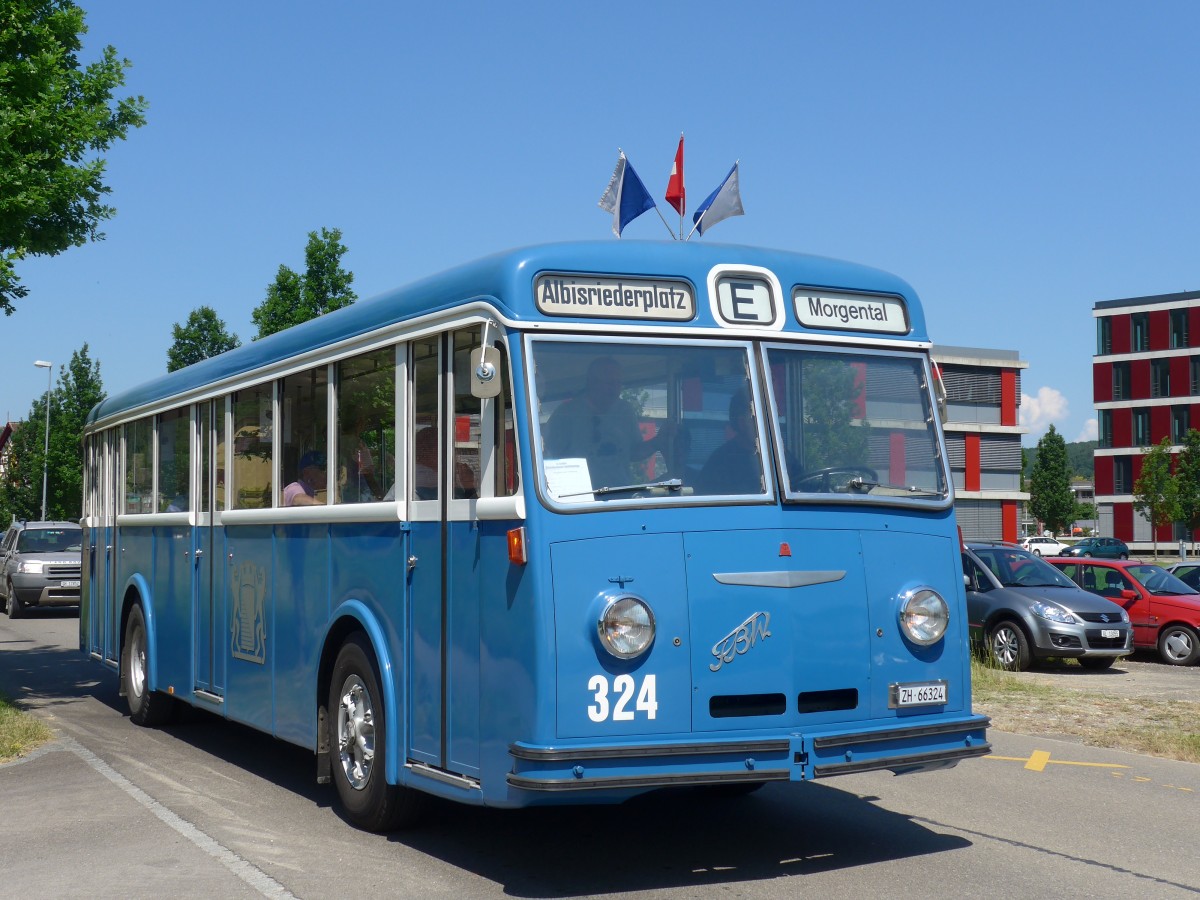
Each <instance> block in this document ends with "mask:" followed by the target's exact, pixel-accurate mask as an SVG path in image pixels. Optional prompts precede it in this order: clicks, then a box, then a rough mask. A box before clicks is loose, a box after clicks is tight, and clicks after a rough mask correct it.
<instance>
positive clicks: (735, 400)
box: [696, 388, 763, 494]
mask: <svg viewBox="0 0 1200 900" xmlns="http://www.w3.org/2000/svg"><path fill="white" fill-rule="evenodd" d="M729 430H730V432H731V435H730V437H729V440H727V441H726V442H725V443H724V444H722V445H721V446H720V447H718V448H717V449H716V450H714V451H713V453H712V456H710V457H709V458H708V462H706V463H705V464H704V468H703V469H701V470H700V478H699V480H698V482H697V485H696V489H697V491H698V492H699V493H702V494H761V493H762V491H763V483H762V459H761V457H760V456H759V452H758V435H757V429H756V427H755V424H754V413H753V411H752V410H751V407H750V394H749V391H748V390H747V389H745V388H740V389H739V390H737V391H735V392H734V394H733V396H732V397H730V398H729Z"/></svg>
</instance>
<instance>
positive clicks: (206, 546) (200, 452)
mask: <svg viewBox="0 0 1200 900" xmlns="http://www.w3.org/2000/svg"><path fill="white" fill-rule="evenodd" d="M196 438H197V443H198V445H199V446H198V447H197V448H196V449H197V452H196V453H194V454H193V457H192V458H193V459H194V460H195V462H194V464H193V465H194V470H193V479H192V482H193V485H194V492H195V502H194V504H193V507H192V508H193V509H195V510H196V526H195V527H194V528H193V529H192V559H193V565H194V570H195V573H194V578H193V594H192V598H193V601H192V610H193V615H194V634H195V642H196V646H195V672H196V677H195V681H196V684H195V688H196V691H197V692H198V693H200V694H202V695H203V694H211V695H213V696H214V697H221V696H222V695H223V694H224V685H225V678H224V671H223V670H224V660H225V655H224V654H223V653H218V652H217V649H218V648H219V647H220V634H219V630H220V629H219V628H218V625H219V623H220V622H222V621H223V616H222V615H221V609H222V606H221V603H222V599H223V597H224V590H223V588H224V579H223V578H221V577H220V574H221V573H222V572H223V571H224V567H223V566H222V560H221V559H220V556H221V545H220V541H219V531H220V526H221V512H222V511H223V510H224V508H225V465H224V453H225V400H224V398H221V399H219V400H206V401H205V402H203V403H200V404H198V405H197V407H196Z"/></svg>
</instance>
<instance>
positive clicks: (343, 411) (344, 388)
mask: <svg viewBox="0 0 1200 900" xmlns="http://www.w3.org/2000/svg"><path fill="white" fill-rule="evenodd" d="M337 410H338V426H337V429H336V431H337V450H336V453H335V457H336V459H337V465H338V470H337V471H338V475H337V493H336V494H335V495H334V502H335V503H366V502H369V501H372V500H383V499H385V498H391V497H394V496H395V493H394V484H393V482H394V481H395V480H396V348H395V347H386V348H384V349H383V350H375V351H373V352H371V353H364V354H362V355H361V356H355V357H353V358H351V359H345V360H342V361H341V362H340V363H338V364H337Z"/></svg>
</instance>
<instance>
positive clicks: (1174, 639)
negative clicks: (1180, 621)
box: [1163, 631, 1192, 659]
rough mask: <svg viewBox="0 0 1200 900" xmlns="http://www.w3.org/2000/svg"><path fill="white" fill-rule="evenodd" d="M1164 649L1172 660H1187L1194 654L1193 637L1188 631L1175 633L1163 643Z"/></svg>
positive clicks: (1168, 636)
mask: <svg viewBox="0 0 1200 900" xmlns="http://www.w3.org/2000/svg"><path fill="white" fill-rule="evenodd" d="M1163 647H1164V649H1166V651H1167V655H1168V656H1170V657H1171V659H1187V658H1188V657H1189V656H1190V655H1191V653H1192V640H1191V636H1190V635H1189V634H1188V633H1187V632H1186V631H1173V632H1171V633H1170V634H1169V635H1167V639H1166V640H1165V641H1163Z"/></svg>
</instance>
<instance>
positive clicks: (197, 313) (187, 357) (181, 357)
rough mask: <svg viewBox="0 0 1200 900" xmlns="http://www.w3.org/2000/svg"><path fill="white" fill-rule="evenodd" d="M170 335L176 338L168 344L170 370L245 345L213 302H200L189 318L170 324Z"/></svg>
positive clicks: (168, 369)
mask: <svg viewBox="0 0 1200 900" xmlns="http://www.w3.org/2000/svg"><path fill="white" fill-rule="evenodd" d="M171 335H172V337H174V338H175V341H174V343H172V344H171V346H170V347H169V348H167V371H168V372H174V371H175V370H176V369H182V368H183V367H184V366H190V365H191V364H192V363H197V362H200V360H202V359H208V358H209V357H211V356H217V355H218V354H220V353H224V352H225V351H226V350H232V349H233V348H234V347H240V346H241V345H242V342H241V341H240V340H238V336H237V335H236V334H230V333H229V331H228V330H227V328H226V327H225V322H224V321H223V320H222V319H221V318H219V317H218V316H217V313H216V310H214V309H213V308H212V307H211V306H198V307H196V308H195V309H193V310H192V311H191V313H190V314H189V315H188V317H187V322H185V323H184V324H183V325H179V324H178V323H177V324H175V325H173V326H172V327H171Z"/></svg>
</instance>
